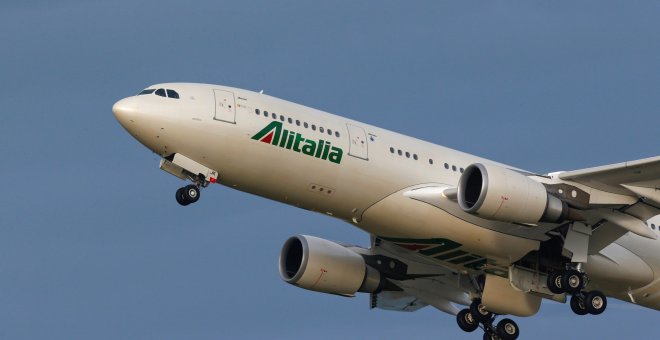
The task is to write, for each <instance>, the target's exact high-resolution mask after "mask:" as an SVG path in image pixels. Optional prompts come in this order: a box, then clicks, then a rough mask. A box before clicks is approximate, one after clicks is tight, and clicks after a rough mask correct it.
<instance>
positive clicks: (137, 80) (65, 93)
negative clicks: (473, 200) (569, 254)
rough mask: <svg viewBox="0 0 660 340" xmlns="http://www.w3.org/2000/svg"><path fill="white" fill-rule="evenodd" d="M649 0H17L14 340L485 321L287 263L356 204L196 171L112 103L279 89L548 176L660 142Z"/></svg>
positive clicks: (8, 280)
mask: <svg viewBox="0 0 660 340" xmlns="http://www.w3.org/2000/svg"><path fill="white" fill-rule="evenodd" d="M659 11H660V5H659V4H658V3H657V2H651V1H649V2H645V1H636V2H625V3H624V2H614V1H611V2H610V1H605V2H604V1H583V2H579V3H575V2H570V1H555V2H551V3H548V2H539V1H518V2H502V1H470V2H468V1H460V2H458V1H457V2H447V1H419V2H414V3H412V2H403V1H400V2H395V1H378V2H376V1H373V2H355V1H332V2H315V3H310V2H304V1H240V2H239V1H232V2H225V1H195V2H181V1H171V0H161V1H135V0H134V1H123V0H122V1H113V2H107V1H77V0H69V1H59V2H57V3H56V4H55V3H54V2H50V1H3V2H2V4H0V80H1V81H0V102H1V103H2V106H1V108H0V110H1V112H2V115H1V116H0V117H1V118H2V122H1V123H0V155H2V161H1V162H0V175H1V176H2V178H4V181H3V184H2V186H3V189H2V192H3V193H4V195H2V196H0V338H2V339H45V338H48V339H90V338H92V339H218V338H263V337H269V338H292V337H295V338H310V337H314V338H321V339H324V338H326V339H330V338H337V337H344V338H401V337H404V336H405V337H414V338H422V337H434V338H446V339H476V338H479V335H477V334H470V335H466V334H464V333H462V332H461V331H460V330H458V328H457V327H456V324H455V321H454V319H453V317H450V316H448V315H446V314H443V313H441V312H438V311H436V310H433V309H432V308H430V307H429V308H426V309H424V310H421V311H418V312H416V313H410V314H408V313H393V312H386V311H380V310H371V311H370V310H369V309H368V305H369V303H368V299H367V296H360V297H357V298H354V299H346V298H340V297H336V296H329V295H323V294H318V293H313V292H308V291H304V290H301V289H297V288H295V287H293V286H290V285H287V284H285V283H284V282H282V281H281V280H280V279H279V276H278V273H277V265H276V264H277V256H278V253H279V249H280V246H281V244H282V243H283V242H284V241H285V240H286V239H287V237H289V236H290V235H293V234H297V233H305V234H311V235H316V236H320V237H324V238H328V239H332V240H338V241H344V242H349V243H357V244H363V245H366V244H367V242H368V237H367V235H366V234H365V233H363V232H361V231H359V230H357V229H354V228H352V227H351V226H349V225H347V224H344V223H342V222H339V221H336V220H333V219H329V218H327V217H324V216H321V215H315V214H313V213H310V212H306V211H300V210H296V209H295V208H292V207H288V206H285V205H283V204H280V203H276V202H270V201H267V200H264V199H261V198H258V197H253V196H250V195H248V194H244V193H241V192H237V191H233V190H231V189H228V188H224V187H219V186H216V187H213V188H212V189H211V190H206V191H204V192H203V199H202V200H201V201H200V202H199V203H197V204H196V205H194V206H190V207H187V208H181V207H179V206H178V205H177V204H176V202H175V200H174V191H175V189H176V188H178V187H180V186H181V185H182V182H181V181H179V180H178V179H176V178H173V177H172V176H169V175H167V174H166V173H164V172H162V171H160V170H158V168H157V166H158V157H157V156H155V155H153V154H151V153H150V152H149V151H148V150H146V149H145V148H144V147H142V146H141V145H139V144H138V143H137V142H136V141H134V140H133V139H132V138H131V137H130V136H129V135H128V134H127V133H126V132H125V131H123V130H122V128H121V127H120V126H119V124H118V123H117V122H116V121H115V120H114V117H113V116H112V114H111V111H110V108H111V106H112V104H113V103H114V102H115V101H116V100H118V99H120V98H122V97H126V96H129V95H132V94H134V93H136V92H137V91H139V90H140V89H142V88H144V87H146V86H148V85H150V84H153V83H158V82H168V81H190V82H205V83H217V84H225V85H230V86H236V87H241V88H246V89H251V90H261V89H263V90H265V92H266V93H269V94H271V95H274V96H277V97H281V98H284V99H287V100H291V101H294V102H298V103H302V104H305V105H308V106H312V107H315V108H319V109H323V110H326V111H329V112H333V113H336V114H339V115H343V116H347V117H350V118H353V119H357V120H360V121H364V122H366V123H370V124H374V125H378V126H381V127H384V128H388V129H391V130H395V131H398V132H402V133H405V134H409V135H413V136H415V137H418V138H421V139H425V140H429V141H432V142H435V143H438V144H443V145H446V146H449V147H452V148H456V149H460V150H463V151H466V152H470V153H474V154H477V155H480V156H484V157H487V158H491V159H494V160H497V161H501V162H504V163H509V164H512V165H515V166H518V167H521V168H525V169H528V170H531V171H536V172H550V171H556V170H570V169H579V168H584V167H589V166H595V165H601V164H608V163H615V162H621V161H625V160H631V159H638V158H644V157H650V156H655V155H658V154H660V152H659V150H660V148H659V146H660V142H659V140H660V139H659V134H658V126H659V125H660V124H658V123H660V119H659V118H658V117H659V116H658V110H659V109H660V101H659V100H658V98H659V96H658V93H660V72H658V66H660V65H659V60H660V20H658V13H659ZM516 320H517V321H518V323H519V324H520V326H521V327H522V335H523V338H535V339H556V338H557V337H566V336H567V334H571V335H569V336H568V337H569V338H572V337H573V336H572V335H573V334H575V337H577V336H578V335H586V336H589V337H594V338H602V339H615V338H622V337H626V338H628V337H630V336H631V334H632V336H634V337H635V338H649V339H650V338H658V337H660V330H659V329H658V327H657V325H656V321H657V320H658V312H657V311H652V310H649V309H644V308H640V307H636V306H633V305H630V304H625V303H622V302H616V301H612V302H611V304H610V307H609V309H608V311H607V312H606V313H605V314H604V315H602V316H599V317H577V316H575V315H573V314H572V313H571V312H570V311H569V308H568V306H566V305H560V304H556V303H546V304H544V305H543V308H542V310H541V312H540V313H539V315H538V316H536V317H534V318H516Z"/></svg>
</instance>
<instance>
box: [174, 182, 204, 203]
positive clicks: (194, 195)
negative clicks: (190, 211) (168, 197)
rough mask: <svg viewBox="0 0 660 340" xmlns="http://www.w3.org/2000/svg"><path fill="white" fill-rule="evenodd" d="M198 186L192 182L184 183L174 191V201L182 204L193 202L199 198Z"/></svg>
mask: <svg viewBox="0 0 660 340" xmlns="http://www.w3.org/2000/svg"><path fill="white" fill-rule="evenodd" d="M199 195H200V190H199V187H198V186H196V185H193V184H190V185H186V186H185V187H183V188H179V190H177V191H176V201H177V203H179V204H181V205H182V206H186V205H188V204H192V203H195V202H197V201H198V200H199Z"/></svg>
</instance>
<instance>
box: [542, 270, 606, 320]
mask: <svg viewBox="0 0 660 340" xmlns="http://www.w3.org/2000/svg"><path fill="white" fill-rule="evenodd" d="M586 281H587V280H586V276H585V274H584V273H582V272H581V271H580V270H578V269H568V270H564V271H563V272H554V273H551V274H550V275H548V282H547V284H548V289H549V290H550V291H551V292H553V293H555V294H562V293H567V294H571V295H572V296H571V303H570V304H571V310H573V312H574V313H575V314H577V315H586V314H591V315H598V314H601V313H602V312H604V311H605V308H607V298H606V297H605V294H603V293H601V292H600V291H597V290H594V291H591V292H588V291H585V290H584V288H585V286H586Z"/></svg>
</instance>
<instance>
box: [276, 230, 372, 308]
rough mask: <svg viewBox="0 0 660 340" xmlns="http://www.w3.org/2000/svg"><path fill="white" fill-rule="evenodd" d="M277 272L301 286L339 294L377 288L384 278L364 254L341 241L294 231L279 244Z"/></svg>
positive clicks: (290, 281)
mask: <svg viewBox="0 0 660 340" xmlns="http://www.w3.org/2000/svg"><path fill="white" fill-rule="evenodd" d="M279 262H280V263H279V269H280V276H281V277H282V279H283V280H284V281H286V282H288V283H290V284H293V285H296V286H298V287H301V288H305V289H309V290H313V291H317V292H323V293H330V294H338V295H353V294H355V293H356V292H365V293H374V292H378V291H380V289H381V288H382V286H383V284H384V279H382V278H381V275H380V273H379V272H378V271H377V270H375V269H373V268H371V267H369V266H368V265H367V264H366V263H365V261H364V258H363V257H362V256H361V255H360V254H358V253H356V252H354V251H352V250H350V249H349V248H346V247H344V246H342V245H340V244H337V243H335V242H332V241H328V240H325V239H322V238H318V237H314V236H307V235H296V236H292V237H291V238H289V239H288V240H287V241H286V242H285V243H284V246H283V247H282V252H281V253H280V259H279Z"/></svg>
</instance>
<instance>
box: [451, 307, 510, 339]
mask: <svg viewBox="0 0 660 340" xmlns="http://www.w3.org/2000/svg"><path fill="white" fill-rule="evenodd" d="M495 318H496V315H494V314H493V313H491V312H489V311H487V310H486V309H485V308H484V306H483V305H482V304H481V300H480V299H475V300H474V301H472V304H471V305H470V308H466V309H463V310H461V311H460V312H458V315H456V322H458V327H460V328H461V329H462V330H464V331H466V332H474V331H475V330H476V329H477V328H479V325H481V326H482V329H483V330H484V340H515V339H517V338H518V336H519V335H520V328H518V325H517V324H516V323H515V322H514V321H513V320H511V319H502V320H500V322H498V323H497V325H496V326H495V325H494V321H495Z"/></svg>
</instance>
